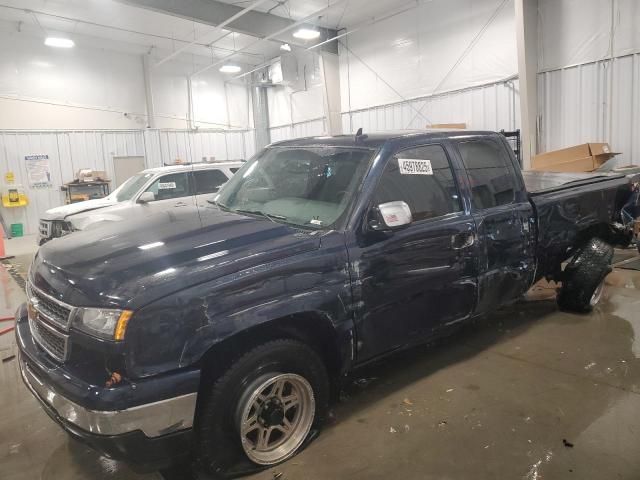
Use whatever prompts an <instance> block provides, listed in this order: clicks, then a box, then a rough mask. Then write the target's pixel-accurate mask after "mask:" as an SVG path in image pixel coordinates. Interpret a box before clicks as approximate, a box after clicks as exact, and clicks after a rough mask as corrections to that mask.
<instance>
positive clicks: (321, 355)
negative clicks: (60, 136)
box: [16, 131, 633, 473]
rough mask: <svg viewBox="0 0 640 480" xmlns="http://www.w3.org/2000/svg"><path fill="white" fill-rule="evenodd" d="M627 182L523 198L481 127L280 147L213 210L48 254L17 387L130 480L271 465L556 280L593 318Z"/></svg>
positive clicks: (242, 175)
mask: <svg viewBox="0 0 640 480" xmlns="http://www.w3.org/2000/svg"><path fill="white" fill-rule="evenodd" d="M632 188H633V183H632V180H631V179H630V178H627V177H624V176H608V177H598V176H589V177H588V178H585V179H581V180H577V181H574V182H571V183H569V184H562V185H557V186H552V187H551V188H547V189H545V190H541V191H536V192H529V191H527V188H526V186H525V181H524V179H523V175H522V174H521V171H520V168H519V165H518V164H517V162H516V160H515V158H514V156H513V152H512V151H511V150H510V148H509V146H508V144H507V143H506V141H505V140H504V138H503V137H502V136H501V135H499V134H496V133H491V132H470V131H460V132H435V131H431V132H418V133H403V134H384V135H382V134H376V135H369V136H367V135H362V134H358V135H355V136H352V135H351V136H338V137H318V138H307V139H300V140H292V141H286V142H282V143H278V144H274V145H271V146H269V147H267V148H266V149H264V150H263V151H262V152H260V153H259V154H257V155H256V156H255V157H254V158H253V159H251V160H250V161H248V162H247V163H246V164H245V165H244V166H243V167H242V168H241V169H240V170H239V172H238V173H237V174H236V175H235V176H234V177H233V178H232V179H231V180H230V181H229V182H228V183H227V184H226V185H225V186H224V187H223V188H222V190H221V191H220V192H219V194H218V195H217V196H216V197H215V199H209V200H208V202H207V201H205V199H199V198H195V199H194V203H193V206H185V207H182V208H180V209H177V208H176V209H174V210H171V211H165V212H157V211H155V212H152V211H150V214H149V216H148V217H147V218H145V219H144V220H140V219H139V218H136V219H132V220H130V221H124V222H120V223H118V224H114V225H111V226H109V227H108V228H99V229H95V230H88V231H84V232H77V233H75V234H74V235H71V236H69V237H67V238H62V239H57V240H53V241H51V242H50V243H48V244H46V245H45V246H43V247H42V248H40V250H39V252H38V254H37V255H36V257H35V259H34V261H33V264H32V266H31V269H30V272H29V277H28V282H27V294H28V302H27V304H25V305H23V306H22V307H21V308H20V309H19V310H18V312H17V328H16V333H17V340H18V345H19V349H20V368H21V371H22V375H23V378H24V381H25V383H26V385H27V386H28V387H29V389H31V391H32V392H33V394H34V395H35V396H36V397H37V398H38V399H39V400H40V402H41V403H42V405H43V407H44V408H45V409H46V411H47V412H48V413H49V414H50V416H51V417H52V418H54V419H55V420H56V421H57V422H58V423H59V424H60V425H61V426H62V427H63V428H64V429H65V430H67V431H68V432H69V433H70V434H71V435H72V436H74V437H77V438H79V439H81V440H83V441H84V442H86V443H88V444H90V445H92V446H94V447H95V448H96V449H98V450H100V451H101V452H104V453H105V454H107V455H108V456H111V457H113V458H118V459H125V460H127V461H128V462H130V463H131V464H133V465H134V466H136V467H138V468H139V469H148V468H155V467H164V466H167V465H169V464H171V463H172V462H175V461H177V460H179V459H184V458H187V457H190V458H194V459H197V461H198V462H199V465H201V466H202V467H203V468H205V469H207V470H209V471H210V472H214V473H215V472H218V473H220V472H226V471H228V470H230V469H233V468H236V466H237V465H238V464H239V463H240V464H241V463H242V462H245V463H248V462H251V463H250V464H257V465H263V466H264V465H273V464H276V463H278V462H282V461H284V460H286V459H288V458H290V457H291V456H293V455H294V454H295V453H296V452H297V451H298V450H299V449H300V447H301V446H302V445H303V444H304V443H305V441H306V440H307V439H308V438H309V437H310V434H311V433H312V432H316V431H318V428H319V427H320V426H321V425H322V422H323V420H324V419H325V416H326V414H327V411H328V405H329V402H330V399H331V398H335V393H336V391H338V390H339V388H340V380H341V379H343V378H344V377H345V376H346V375H347V374H348V373H349V372H350V371H352V370H353V369H355V368H356V367H358V366H361V365H363V364H365V363H367V362H371V361H373V360H376V359H378V358H380V357H381V356H384V355H387V354H389V353H391V352H395V351H398V350H400V349H403V348H407V347H409V346H411V345H415V344H416V343H420V342H425V341H428V340H431V339H433V338H434V337H436V336H441V335H444V334H446V333H448V332H451V331H452V330H453V329H454V328H455V327H457V326H459V325H461V324H463V323H464V322H467V321H469V320H471V319H473V318H475V317H478V316H481V315H485V314H487V313H490V312H492V311H493V310H495V309H496V308H498V307H499V306H501V305H504V304H507V303H509V302H513V301H515V300H517V299H518V298H519V297H521V296H522V295H523V294H524V293H525V292H526V291H527V290H528V289H529V287H530V286H531V285H532V284H533V283H534V282H535V281H537V280H538V279H541V278H543V277H546V278H548V279H554V280H559V281H562V285H563V286H562V289H561V291H560V293H559V295H558V302H559V304H560V307H561V308H564V309H568V310H574V311H588V310H589V309H590V308H591V307H592V306H593V305H594V304H595V303H596V302H597V301H598V300H599V298H600V295H601V292H602V285H603V283H604V277H605V275H606V274H607V273H608V272H609V271H610V264H611V261H612V256H613V250H612V245H613V244H617V243H625V242H628V240H629V235H628V233H627V232H626V231H625V229H624V228H622V227H621V225H620V224H619V223H617V222H618V221H619V215H620V214H619V212H620V211H621V208H622V207H623V206H624V205H625V203H627V202H628V199H629V198H630V196H631V192H632Z"/></svg>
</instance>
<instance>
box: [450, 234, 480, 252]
mask: <svg viewBox="0 0 640 480" xmlns="http://www.w3.org/2000/svg"><path fill="white" fill-rule="evenodd" d="M475 242H476V236H475V234H474V233H473V232H464V233H456V234H455V235H451V248H453V249H454V250H464V249H465V248H469V247H471V246H472V245H473V244H474V243H475Z"/></svg>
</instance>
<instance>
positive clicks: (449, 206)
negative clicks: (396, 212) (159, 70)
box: [374, 145, 462, 221]
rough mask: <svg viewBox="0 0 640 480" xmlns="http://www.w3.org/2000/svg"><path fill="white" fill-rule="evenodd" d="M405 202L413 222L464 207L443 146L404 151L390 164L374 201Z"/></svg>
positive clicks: (392, 159) (390, 161) (391, 160)
mask: <svg viewBox="0 0 640 480" xmlns="http://www.w3.org/2000/svg"><path fill="white" fill-rule="evenodd" d="M395 201H404V202H405V203H406V204H407V205H409V208H410V209H411V216H412V217H413V220H414V221H418V220H425V219H428V218H434V217H440V216H442V215H447V214H449V213H454V212H459V211H461V210H462V206H461V203H460V197H459V195H458V189H457V187H456V182H455V180H454V177H453V172H452V170H451V165H450V164H449V159H448V158H447V154H446V153H445V151H444V149H443V148H442V146H440V145H426V146H423V147H418V148H412V149H410V150H403V151H400V152H398V153H397V154H396V155H394V156H393V158H391V159H390V160H389V162H388V163H387V166H386V167H385V170H384V173H383V174H382V178H381V179H380V183H379V184H378V187H377V190H376V194H375V197H374V202H375V204H376V205H380V204H381V203H387V202H395Z"/></svg>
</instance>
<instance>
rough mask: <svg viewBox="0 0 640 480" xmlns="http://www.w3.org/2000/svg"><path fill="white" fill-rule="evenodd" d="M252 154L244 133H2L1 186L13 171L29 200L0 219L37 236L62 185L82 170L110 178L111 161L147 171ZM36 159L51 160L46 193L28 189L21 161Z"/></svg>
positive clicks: (60, 198) (249, 139) (59, 196)
mask: <svg viewBox="0 0 640 480" xmlns="http://www.w3.org/2000/svg"><path fill="white" fill-rule="evenodd" d="M253 152H254V145H253V133H252V132H246V131H233V132H217V131H216V132H212V131H199V132H193V131H179V130H127V131H93V130H92V131H89V130H87V131H68V132H33V131H0V173H1V174H2V181H1V183H4V175H5V174H6V173H7V172H9V171H11V172H13V173H14V175H15V179H16V180H15V181H16V184H20V185H22V186H23V187H24V188H25V190H26V193H27V196H28V198H29V205H28V206H27V207H24V208H23V207H19V208H15V209H3V210H2V214H3V216H4V217H5V220H6V222H7V224H11V223H23V224H24V226H25V232H26V233H27V234H31V233H36V231H37V226H38V219H39V218H40V215H41V214H42V213H43V212H44V211H45V210H48V209H50V208H53V207H56V206H59V205H62V204H64V195H63V192H61V191H60V186H61V185H62V184H64V183H66V182H69V181H71V180H73V179H74V177H75V173H76V172H77V171H78V170H79V169H81V168H91V169H95V170H104V171H106V172H107V174H108V175H109V176H110V178H114V175H113V157H114V156H144V157H145V159H146V165H147V167H157V166H162V165H163V164H165V163H167V164H172V163H175V161H176V159H181V160H183V161H186V162H200V161H202V159H203V157H207V158H209V157H215V158H216V159H217V160H238V159H246V158H248V157H250V156H251V155H253ZM36 154H44V155H49V165H50V170H51V174H52V177H53V178H52V183H53V186H52V187H50V188H46V189H31V188H29V185H28V181H27V172H26V167H25V162H24V157H25V156H26V155H36Z"/></svg>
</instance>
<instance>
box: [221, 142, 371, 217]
mask: <svg viewBox="0 0 640 480" xmlns="http://www.w3.org/2000/svg"><path fill="white" fill-rule="evenodd" d="M372 153H373V152H372V151H371V150H367V149H356V148H339V147H273V148H268V149H266V150H264V151H263V152H262V153H261V154H259V155H258V156H257V157H254V158H253V159H252V160H249V161H248V162H247V163H246V164H245V165H244V166H243V167H242V168H241V169H240V170H239V171H238V173H236V174H235V175H234V176H233V177H232V178H231V180H229V182H228V183H227V184H226V185H225V186H224V187H223V188H222V190H221V191H220V195H218V196H217V197H216V202H217V204H218V205H219V206H220V207H221V208H226V209H229V210H231V211H235V212H238V213H250V214H255V215H263V216H266V217H269V218H270V219H271V220H274V221H280V222H283V223H290V224H293V225H296V226H301V227H307V228H315V229H322V228H331V227H333V226H334V225H335V224H336V223H338V221H339V220H341V218H342V216H343V215H344V214H345V212H346V211H347V206H348V205H349V204H350V203H351V201H352V199H353V197H354V194H355V192H356V191H357V189H358V188H359V186H360V184H361V183H362V178H363V176H364V174H365V172H366V171H367V167H368V165H369V160H370V158H371V156H372Z"/></svg>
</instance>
